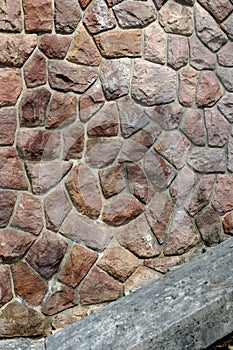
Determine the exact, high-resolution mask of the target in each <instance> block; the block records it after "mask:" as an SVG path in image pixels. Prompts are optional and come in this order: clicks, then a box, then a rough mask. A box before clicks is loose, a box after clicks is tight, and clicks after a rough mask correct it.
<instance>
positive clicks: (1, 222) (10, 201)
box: [0, 190, 16, 227]
mask: <svg viewBox="0 0 233 350" xmlns="http://www.w3.org/2000/svg"><path fill="white" fill-rule="evenodd" d="M15 201H16V193H15V192H14V191H7V190H0V227H4V226H6V225H7V224H8V222H9V220H10V217H11V214H12V212H13V209H14V206H15Z"/></svg>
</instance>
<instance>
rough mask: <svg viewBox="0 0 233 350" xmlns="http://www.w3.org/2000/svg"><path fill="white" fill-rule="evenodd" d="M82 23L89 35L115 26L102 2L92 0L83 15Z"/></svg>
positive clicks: (114, 21) (110, 14)
mask: <svg viewBox="0 0 233 350" xmlns="http://www.w3.org/2000/svg"><path fill="white" fill-rule="evenodd" d="M83 23H84V24H85V26H86V27H87V29H88V30H89V32H90V33H91V34H97V33H100V32H102V31H104V30H109V29H112V28H114V27H115V26H116V20H115V17H114V16H113V14H112V12H111V11H110V10H109V9H108V7H107V5H106V3H105V1H104V0H93V1H92V3H91V4H90V6H89V7H88V8H87V10H86V11H85V13H84V16H83Z"/></svg>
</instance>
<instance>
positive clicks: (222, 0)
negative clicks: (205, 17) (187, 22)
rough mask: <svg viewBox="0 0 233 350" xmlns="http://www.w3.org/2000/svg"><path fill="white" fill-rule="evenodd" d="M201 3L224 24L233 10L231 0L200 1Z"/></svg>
mask: <svg viewBox="0 0 233 350" xmlns="http://www.w3.org/2000/svg"><path fill="white" fill-rule="evenodd" d="M199 3H200V4H201V5H202V6H203V7H204V8H205V9H206V10H207V11H208V12H210V14H212V15H213V16H214V17H215V18H216V20H217V21H219V22H222V21H223V20H224V19H225V18H226V17H227V16H228V15H229V13H230V12H231V11H232V10H233V5H232V4H231V2H230V1H229V0H211V1H209V0H208V1H205V0H199Z"/></svg>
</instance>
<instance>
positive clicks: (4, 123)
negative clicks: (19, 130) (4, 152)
mask: <svg viewBox="0 0 233 350" xmlns="http://www.w3.org/2000/svg"><path fill="white" fill-rule="evenodd" d="M0 123H1V128H0V145H4V146H5V145H12V144H13V143H14V140H15V131H16V109H15V108H1V109H0Z"/></svg>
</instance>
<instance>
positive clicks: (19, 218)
mask: <svg viewBox="0 0 233 350" xmlns="http://www.w3.org/2000/svg"><path fill="white" fill-rule="evenodd" d="M12 226H15V227H18V228H20V229H21V230H23V231H26V232H29V233H32V234H34V235H39V234H40V232H41V230H42V228H43V226H44V223H43V217H42V206H41V200H40V198H37V197H35V196H33V195H31V194H30V193H22V195H21V198H20V200H19V202H18V205H17V207H16V212H15V215H14V217H13V220H12Z"/></svg>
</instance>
